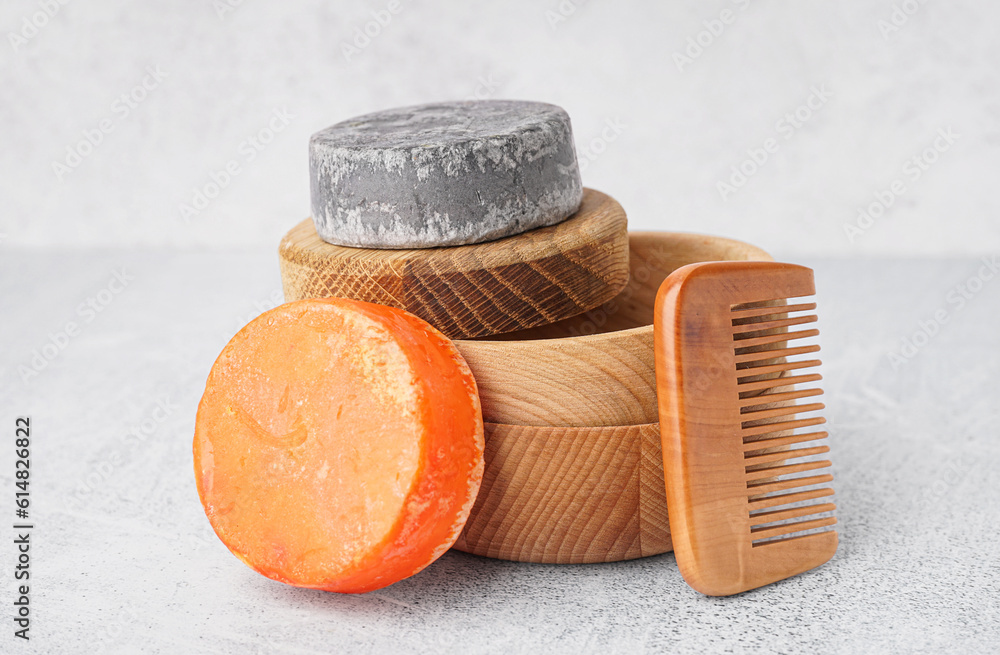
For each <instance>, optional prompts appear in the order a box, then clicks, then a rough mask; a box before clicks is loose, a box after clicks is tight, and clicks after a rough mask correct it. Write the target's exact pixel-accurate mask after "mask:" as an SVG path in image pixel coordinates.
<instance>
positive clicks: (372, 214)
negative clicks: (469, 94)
mask: <svg viewBox="0 0 1000 655" xmlns="http://www.w3.org/2000/svg"><path fill="white" fill-rule="evenodd" d="M309 166H310V176H311V185H312V212H313V220H314V221H315V223H316V231H317V232H318V233H319V236H320V237H321V238H322V239H323V240H324V241H328V242H330V243H334V244H338V245H344V246H357V247H364V248H433V247H436V246H457V245H463V244H469V243H479V242H482V241H490V240H493V239H499V238H501V237H506V236H512V235H515V234H520V233H521V232H525V231H527V230H531V229H534V228H536V227H542V226H545V225H554V224H555V223H558V222H560V221H562V220H563V219H565V218H567V217H568V216H570V215H571V214H573V213H574V212H575V211H576V210H577V208H578V207H579V206H580V201H581V198H582V197H583V188H582V186H581V183H580V171H579V169H578V167H577V161H576V150H575V149H574V146H573V133H572V130H571V128H570V122H569V116H568V115H567V114H566V112H565V111H563V110H562V109H561V108H559V107H556V106H555V105H549V104H545V103H540V102H520V101H513V100H485V101H469V102H447V103H437V104H427V105H418V106H414V107H403V108H400V109H390V110H387V111H380V112H376V113H373V114H366V115H364V116H359V117H357V118H354V119H351V120H348V121H344V122H342V123H337V124H336V125H334V126H332V127H329V128H327V129H325V130H322V131H321V132H317V133H316V134H314V135H313V136H312V138H311V139H310V140H309Z"/></svg>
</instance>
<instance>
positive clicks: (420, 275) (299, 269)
mask: <svg viewBox="0 0 1000 655" xmlns="http://www.w3.org/2000/svg"><path fill="white" fill-rule="evenodd" d="M628 254H629V253H628V225H627V219H626V217H625V211H624V210H623V209H622V207H621V205H619V204H618V203H617V202H616V201H615V200H614V198H611V197H610V196H608V195H605V194H603V193H601V192H600V191H594V190H593V189H584V193H583V202H582V203H581V205H580V209H579V210H577V212H576V213H575V214H573V215H572V216H570V217H569V218H567V219H566V220H565V221H563V222H562V223H558V224H556V225H553V226H551V227H543V228H538V229H535V230H530V231H528V232H524V233H523V234H518V235H516V236H512V237H507V238H505V239H500V240H497V241H490V242H487V243H477V244H473V245H468V246H455V247H451V248H421V249H412V250H377V249H371V248H348V247H345V246H335V245H333V244H330V243H326V242H325V241H323V240H322V239H320V238H319V235H318V234H317V233H316V226H315V225H314V224H313V221H312V220H310V219H306V220H304V221H302V222H301V223H299V224H298V225H296V226H295V227H294V228H292V229H291V231H290V232H288V234H287V235H285V238H284V239H282V240H281V245H280V246H279V247H278V256H279V261H280V264H281V283H282V287H283V288H284V292H285V301H286V302H290V301H292V300H300V299H302V298H328V297H331V296H341V297H344V298H354V299H355V300H364V301H367V302H374V303H379V304H381V305H389V306H392V307H399V308H401V309H405V310H407V311H409V312H412V313H413V314H416V315H417V316H419V317H420V318H422V319H424V320H425V321H427V322H428V323H430V324H431V325H433V326H435V327H436V328H438V329H439V330H441V331H442V332H443V333H444V334H445V335H447V336H448V337H451V338H458V337H479V336H485V335H494V334H500V333H503V332H510V331H512V330H520V329H524V328H528V327H533V326H536V325H545V324H548V323H552V322H554V321H559V320H561V319H564V318H566V317H568V316H574V315H577V314H579V313H581V312H585V311H587V310H590V309H593V308H595V307H599V306H600V305H601V304H602V303H605V302H607V301H608V300H610V299H612V298H614V297H615V296H616V295H617V294H618V293H619V292H621V290H622V289H623V288H624V287H625V284H626V282H627V281H628V270H629V269H628Z"/></svg>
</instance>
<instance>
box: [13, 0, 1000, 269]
mask: <svg viewBox="0 0 1000 655" xmlns="http://www.w3.org/2000/svg"><path fill="white" fill-rule="evenodd" d="M52 1H53V2H54V1H55V0H52ZM227 1H230V0H217V1H215V2H213V1H212V0H175V1H174V2H169V3H167V2H158V3H153V2H138V1H132V2H126V1H113V0H104V1H100V2H85V1H81V0H75V1H73V2H69V3H68V4H67V5H66V6H60V8H59V10H58V11H57V12H56V13H55V15H54V16H53V17H52V18H51V19H49V20H47V23H46V24H45V25H44V26H43V27H41V28H40V29H39V30H37V34H35V35H34V36H32V37H31V38H30V39H25V42H24V43H17V44H16V47H15V44H13V43H11V40H10V33H15V34H21V33H23V32H24V30H25V25H24V20H25V19H27V20H29V21H31V20H32V16H33V15H34V14H37V13H38V12H39V11H41V9H40V8H39V7H40V5H41V4H42V0H8V1H6V2H4V3H3V4H2V7H0V29H2V30H3V32H4V33H5V36H6V38H5V39H4V41H5V42H4V43H2V44H0V58H2V62H3V63H2V68H0V89H2V93H3V102H2V103H0V125H2V126H3V127H2V129H3V134H4V139H3V147H2V148H0V184H2V187H0V188H2V191H3V198H2V199H3V203H2V207H0V233H3V234H5V235H6V236H5V243H6V244H7V245H8V246H21V245H24V246H32V247H35V246H50V245H54V246H70V247H76V246H132V245H153V246H158V245H183V246H195V245H197V246H208V247H227V246H242V245H268V246H276V244H277V242H278V240H279V239H280V237H281V235H282V234H283V233H284V232H285V231H287V230H288V229H289V228H290V227H291V226H292V225H294V224H295V223H296V222H298V221H299V220H301V219H302V218H303V217H305V216H307V215H308V211H309V201H308V200H309V199H308V193H309V187H308V176H307V155H306V143H307V140H308V137H309V135H310V134H311V133H313V132H315V131H317V130H319V129H321V128H323V127H325V126H328V125H330V124H332V123H334V122H337V121H340V120H343V119H346V118H349V117H351V116H354V115H357V114H360V113H363V112H368V111H372V110H377V109H382V108H386V107H392V106H398V105H405V104H412V103H419V102H426V101H434V100H442V99H454V98H469V97H475V96H477V95H479V96H489V97H497V98H517V99H530V100H543V101H549V102H554V103H556V104H559V105H562V106H563V107H565V108H566V109H567V111H568V112H569V113H570V116H571V117H572V119H573V122H574V128H575V133H576V139H577V144H578V148H579V150H580V152H581V157H582V158H583V159H585V160H586V161H587V165H586V169H585V170H584V172H583V178H584V183H585V184H587V185H588V186H592V187H594V188H597V189H600V190H602V191H605V192H607V193H610V194H611V195H613V196H615V197H616V198H618V199H619V200H620V201H621V203H622V204H623V206H624V207H625V209H626V211H627V212H628V214H629V217H630V220H631V224H632V226H633V228H634V229H667V230H681V231H701V232H706V233H712V234H723V235H726V236H730V237H734V238H741V239H745V240H749V241H752V242H754V243H757V244H759V245H761V246H762V247H764V248H767V249H771V250H777V251H779V252H789V253H807V254H823V255H844V256H855V255H868V254H883V253H886V254H899V255H913V254H921V255H924V254H927V255H966V254H980V253H986V252H995V251H998V250H1000V219H998V213H1000V194H996V193H994V189H995V182H994V179H993V178H994V177H995V175H996V173H997V171H998V169H1000V125H998V121H1000V85H998V84H997V75H998V69H997V62H998V61H1000V39H997V38H996V25H997V21H998V20H1000V7H998V5H996V4H995V3H990V2H985V1H983V0H980V1H978V2H977V1H972V0H964V1H957V2H917V1H916V0H907V2H906V3H903V2H902V0H897V1H895V2H889V1H880V2H871V1H866V0H851V1H848V2H824V3H817V2H808V3H807V2H796V3H792V2H786V3H780V4H776V3H773V2H772V3H765V2H758V1H749V0H746V1H744V0H739V1H713V2H694V1H689V2H652V1H647V2H617V1H616V2H611V1H609V0H589V1H588V0H539V1H536V2H527V1H513V2H511V1H505V2H465V1H458V0H455V1H450V2H427V1H424V2H418V1H413V0H398V7H399V11H398V13H396V14H394V15H391V20H389V21H388V24H386V25H385V26H384V27H380V26H378V24H377V23H374V24H372V25H369V26H368V27H369V30H370V31H371V32H373V33H374V32H376V31H377V32H378V34H377V35H376V36H375V37H373V38H371V39H370V43H368V44H367V46H366V47H364V48H363V49H359V52H358V53H357V54H354V55H351V56H346V55H345V54H344V51H343V48H344V46H345V44H346V45H350V44H351V43H352V41H353V40H354V39H355V38H356V37H357V32H356V31H355V30H363V29H365V27H366V25H368V24H369V23H372V21H374V20H375V17H374V16H373V12H376V13H378V12H385V11H386V8H387V7H388V4H389V3H388V0H367V1H366V2H348V1H345V2H317V1H306V0H283V1H282V2H263V1H262V0H244V1H242V2H240V0H231V1H232V2H233V3H234V4H237V5H238V6H237V7H235V8H233V9H232V10H220V9H219V7H220V6H221V7H225V6H228V5H226V4H225V3H226V2H227ZM904 5H905V6H904ZM904 9H906V10H909V11H911V12H913V13H912V14H907V13H906V12H905V11H904ZM724 11H728V12H730V13H729V14H728V15H727V16H728V18H729V24H725V25H723V24H722V23H720V22H717V21H719V19H720V14H722V12H724ZM388 15H389V14H387V13H383V16H382V17H383V22H385V16H388ZM894 17H895V19H896V23H901V24H900V25H899V26H898V28H897V26H896V25H895V24H894V23H893V22H892V21H893V19H894ZM43 18H44V16H43V17H42V18H39V19H36V22H43ZM904 18H905V21H904V20H902V19H904ZM713 21H716V22H715V23H714V24H713ZM706 22H707V23H708V25H706ZM720 25H721V26H722V27H723V28H724V29H722V30H721V33H720V34H719V35H718V36H713V35H712V34H711V29H710V28H712V27H714V28H715V31H716V32H719V31H720V30H719V29H718V28H719V27H720ZM29 33H30V29H29ZM689 39H691V40H693V41H694V42H697V41H698V40H700V41H701V42H702V43H706V44H707V45H705V46H704V47H703V48H702V52H701V53H700V54H699V53H698V52H697V50H696V49H691V50H689V48H692V46H691V44H690V42H689ZM685 53H693V54H695V55H697V56H696V57H693V58H692V59H691V61H690V62H688V63H686V64H683V65H682V66H680V67H679V66H678V64H677V63H676V62H675V55H684V54H685ZM147 66H151V67H159V69H160V70H161V71H162V72H163V73H164V74H165V75H166V77H164V78H163V79H162V80H161V81H160V82H159V83H158V84H157V86H156V88H155V89H153V90H152V91H149V92H148V94H147V95H146V97H145V99H144V100H142V102H140V103H138V105H137V106H136V107H135V108H134V109H129V112H128V115H124V113H123V112H122V111H116V110H115V108H114V103H115V101H116V99H117V98H119V97H120V96H121V94H123V93H124V94H129V93H131V92H132V90H133V89H134V88H135V87H136V85H139V84H140V83H141V82H142V80H143V77H144V76H145V75H146V73H145V69H146V67H147ZM679 68H682V69H683V70H680V69H679ZM814 88H816V89H820V90H822V91H823V94H824V95H826V94H829V97H828V98H826V100H825V102H823V103H822V104H819V103H818V102H817V101H816V100H814V101H813V103H814V106H816V107H817V108H816V109H815V111H812V112H811V116H810V117H809V118H808V119H807V120H806V121H805V122H803V123H800V125H801V127H799V128H794V129H789V125H791V124H790V123H788V122H785V123H783V124H782V125H779V124H778V123H779V121H782V120H784V117H785V115H786V114H789V113H790V114H792V115H794V113H795V111H796V109H798V108H799V107H800V106H802V105H803V103H805V102H806V101H807V100H808V99H809V97H810V95H811V94H812V93H813V91H812V90H813V89H814ZM140 95H141V94H140ZM119 107H121V106H119ZM275 111H279V112H280V111H287V112H288V113H289V114H290V115H291V118H289V119H288V124H287V126H284V125H283V126H282V127H283V129H282V130H281V131H280V132H278V133H277V134H276V135H275V137H274V139H273V140H272V141H271V142H270V143H268V144H267V145H264V146H263V148H262V149H260V150H255V149H253V148H252V146H249V147H250V149H249V150H248V149H247V148H248V145H247V144H244V142H245V141H246V140H247V139H248V138H250V137H253V136H254V135H256V134H258V133H259V132H260V131H261V130H263V129H265V128H267V127H268V124H269V122H270V120H271V117H272V115H273V112H275ZM808 113H810V112H803V113H802V114H800V115H801V116H805V115H807V114H808ZM102 120H109V121H111V126H112V131H111V132H110V133H108V134H107V135H106V136H105V137H104V138H103V140H102V143H101V144H100V145H99V146H98V147H96V148H94V150H93V152H92V153H90V154H89V156H86V157H85V158H83V159H82V161H81V162H80V164H79V165H78V166H77V167H75V168H73V169H72V171H71V172H69V173H66V174H63V175H62V176H61V181H59V179H58V178H59V177H60V176H58V175H57V173H56V172H54V171H53V163H54V162H60V163H65V160H66V157H67V148H75V147H76V145H77V144H78V142H79V141H80V140H82V139H84V138H85V137H84V133H85V131H87V130H93V129H95V128H97V127H98V126H99V125H100V123H101V121H102ZM609 121H610V122H611V123H614V124H615V125H617V126H618V129H617V130H614V129H612V130H607V129H606V128H607V126H608V123H609ZM948 128H951V130H952V131H953V133H954V134H955V135H957V137H956V138H955V140H954V143H953V144H951V145H950V146H949V147H948V149H947V150H946V151H944V152H938V153H934V152H931V153H930V155H929V156H931V157H935V158H936V161H935V162H934V163H933V164H932V165H931V166H929V167H928V170H926V171H921V176H920V179H918V180H913V179H912V178H911V177H909V176H907V175H906V174H905V173H904V167H905V166H906V164H907V161H908V160H910V159H911V158H913V157H915V156H920V155H921V153H923V152H924V151H925V150H926V149H927V148H931V147H933V144H934V140H935V138H936V134H937V132H938V130H939V129H948ZM602 133H603V134H604V137H608V138H604V137H602ZM767 139H775V144H776V145H777V146H778V147H777V151H776V152H774V153H772V154H769V156H768V160H767V161H766V162H765V163H764V164H763V165H761V166H760V167H759V169H758V170H757V171H756V172H755V173H754V174H752V175H751V176H750V177H749V178H748V179H747V181H746V183H745V184H744V185H743V186H742V187H740V188H738V189H737V190H736V191H735V193H730V194H727V195H726V197H725V198H723V194H722V193H720V191H719V190H718V188H717V183H718V182H719V181H725V180H727V179H728V178H729V177H730V176H731V175H732V170H731V168H732V167H733V166H739V165H740V164H741V163H742V162H743V161H744V160H746V159H747V158H748V157H749V155H748V153H747V151H748V150H749V149H755V148H761V146H762V144H763V143H764V142H765V140H767ZM595 140H596V141H595ZM241 146H242V147H241ZM598 151H599V152H598ZM251 152H254V153H255V156H254V157H253V160H252V161H250V156H251V155H250V153H251ZM231 161H234V162H235V163H236V164H237V166H238V167H239V174H238V175H237V176H235V177H234V178H233V179H232V180H231V182H230V183H229V184H228V186H227V187H226V188H224V189H223V190H221V192H220V193H219V194H218V196H217V197H216V198H215V199H214V200H212V201H211V202H210V203H209V204H208V206H207V207H206V208H205V209H204V210H203V211H201V212H199V213H198V214H197V215H196V216H194V217H189V218H190V220H189V221H185V220H183V219H182V216H181V209H180V206H181V205H182V204H192V202H193V199H194V197H195V192H196V190H197V189H204V187H205V186H206V185H209V184H211V183H212V177H211V176H212V174H213V173H215V172H218V171H220V170H224V169H225V167H226V165H227V164H229V163H230V162H231ZM747 166H748V169H750V170H752V168H753V164H752V163H751V164H748V165H747ZM897 178H900V179H901V181H903V182H904V183H905V184H906V189H905V191H904V192H903V193H901V194H897V196H896V198H895V199H894V201H893V202H892V206H891V207H889V209H888V211H886V212H885V213H884V214H881V215H880V216H879V217H878V218H877V219H876V220H874V221H873V224H872V225H871V226H870V227H869V228H868V229H867V230H866V231H864V232H863V234H861V235H855V238H854V239H853V241H852V240H851V239H849V238H848V236H847V235H846V234H845V225H846V224H851V223H856V222H857V218H858V212H859V211H860V210H862V209H864V208H866V207H867V206H868V205H869V204H870V203H872V202H875V197H874V195H873V194H875V193H877V192H884V191H885V190H887V189H889V188H890V185H891V183H892V182H893V180H895V179H897ZM875 211H876V212H877V211H878V209H877V208H876V210H875Z"/></svg>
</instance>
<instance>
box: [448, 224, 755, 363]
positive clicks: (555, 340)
mask: <svg viewBox="0 0 1000 655" xmlns="http://www.w3.org/2000/svg"><path fill="white" fill-rule="evenodd" d="M628 238H629V244H630V247H631V242H632V239H633V238H636V239H664V240H674V241H681V240H690V241H693V240H695V239H700V240H704V239H709V240H711V242H712V243H713V244H719V245H720V246H721V245H728V246H732V247H733V248H734V249H744V250H746V251H747V252H748V253H752V254H756V255H758V257H757V258H755V259H741V260H725V261H774V258H773V257H772V256H771V255H770V254H768V253H767V251H765V250H763V249H762V248H760V247H759V246H755V245H753V244H751V243H747V242H746V241H740V240H739V239H730V238H728V237H719V236H713V235H708V234H699V233H697V232H667V231H662V232H661V231H657V230H640V231H634V232H632V231H630V232H629V233H628ZM720 249H721V248H720ZM613 301H614V298H612V299H611V300H610V301H609V302H613ZM651 309H652V308H651ZM585 313H586V312H585ZM652 330H653V323H652V316H651V317H650V323H648V324H646V325H639V326H636V327H633V328H626V329H623V330H611V331H608V332H595V333H594V334H580V335H575V336H567V337H552V338H548V339H546V338H540V339H511V340H504V339H495V338H491V337H481V338H478V339H453V341H460V342H461V343H462V345H463V346H466V345H469V346H471V347H472V348H475V347H476V346H475V345H473V344H487V345H485V346H484V347H496V346H500V345H501V344H502V345H503V346H506V347H511V346H514V347H517V346H515V344H519V345H520V344H523V346H521V347H523V348H538V347H541V346H539V345H538V344H542V343H544V344H547V345H546V346H545V348H558V347H559V346H560V345H565V344H567V343H570V342H572V343H574V344H578V343H587V344H588V345H589V344H590V343H591V342H595V341H603V342H612V341H616V340H619V339H627V338H629V337H632V336H635V335H640V334H646V333H650V332H652Z"/></svg>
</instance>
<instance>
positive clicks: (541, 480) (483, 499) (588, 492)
mask: <svg viewBox="0 0 1000 655" xmlns="http://www.w3.org/2000/svg"><path fill="white" fill-rule="evenodd" d="M485 432H486V452H485V458H486V470H485V473H484V474H483V483H482V486H481V487H480V491H479V496H478V497H477V499H476V504H475V505H474V506H473V508H472V513H471V514H470V516H469V520H468V522H467V523H466V525H465V530H464V531H463V533H462V535H461V536H460V537H459V540H458V541H457V542H456V544H455V548H457V549H458V550H463V551H466V552H469V553H474V554H477V555H483V556H486V557H494V558H499V559H508V560H516V561H521V562H544V563H556V564H570V563H574V564H579V563H592V562H614V561H619V560H626V559H635V558H637V557H644V556H647V555H656V554H659V553H663V552H667V551H669V550H670V548H671V542H670V531H669V528H668V525H667V506H666V497H665V487H664V480H663V460H662V457H661V454H660V433H659V426H658V425H657V424H655V423H653V424H647V425H630V426H619V427H603V428H599V427H591V428H586V427H585V428H566V427H563V428H559V427H532V426H514V425H498V424H494V423H488V424H486V425H485Z"/></svg>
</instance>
